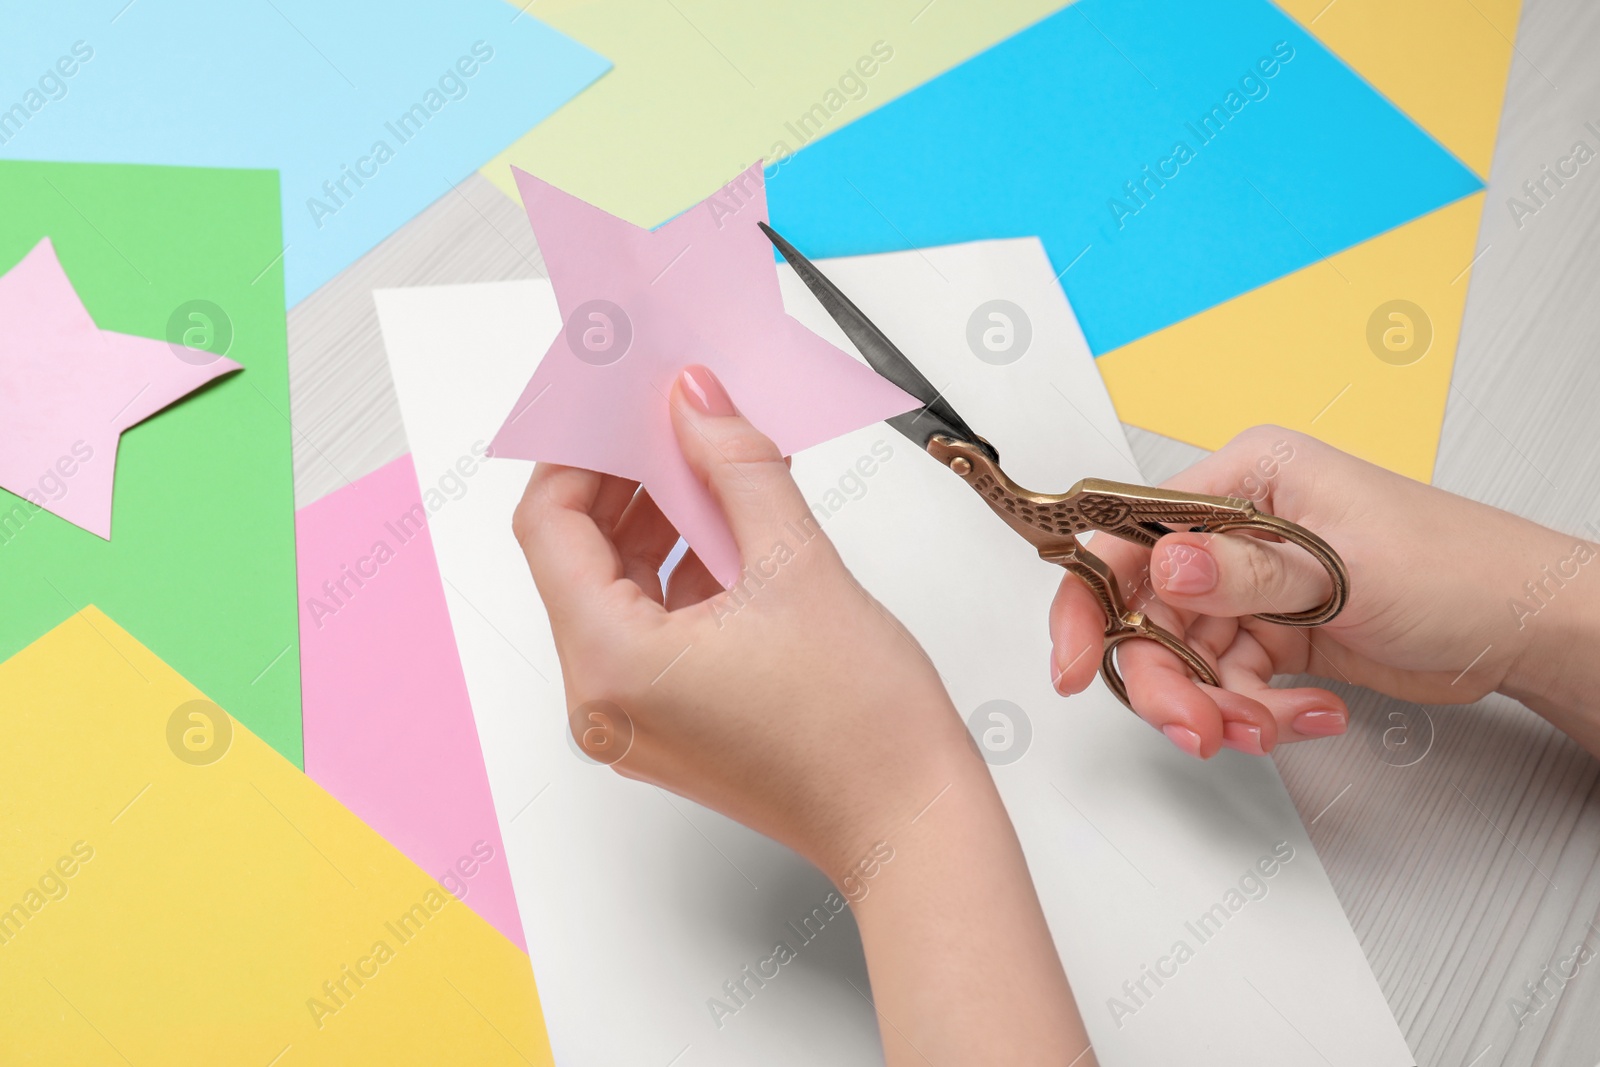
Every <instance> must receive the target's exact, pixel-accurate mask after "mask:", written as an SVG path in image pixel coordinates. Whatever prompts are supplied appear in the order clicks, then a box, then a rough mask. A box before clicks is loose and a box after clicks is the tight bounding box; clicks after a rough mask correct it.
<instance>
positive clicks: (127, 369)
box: [0, 237, 240, 541]
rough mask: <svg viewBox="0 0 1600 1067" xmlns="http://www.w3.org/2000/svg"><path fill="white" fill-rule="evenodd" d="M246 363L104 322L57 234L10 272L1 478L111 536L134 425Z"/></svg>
mask: <svg viewBox="0 0 1600 1067" xmlns="http://www.w3.org/2000/svg"><path fill="white" fill-rule="evenodd" d="M239 369H240V368H239V364H237V363H235V362H234V361H233V360H231V359H228V358H226V357H224V356H218V355H213V354H212V353H210V352H205V351H202V350H200V349H194V348H187V347H184V346H182V345H170V344H168V343H167V342H165V341H154V340H151V339H150V338H148V337H133V336H131V335H129V334H125V333H114V332H112V331H110V330H102V329H100V328H99V327H98V326H96V325H95V324H94V319H92V318H91V317H90V315H89V312H88V309H86V308H85V307H84V306H83V301H82V300H80V299H78V293H77V290H76V289H74V288H73V286H72V281H71V279H69V278H68V277H67V272H66V271H65V270H64V269H63V268H62V266H61V260H60V259H59V258H57V256H56V249H55V245H53V244H52V243H51V242H50V239H49V238H48V237H46V238H44V239H43V240H42V241H40V242H39V243H38V244H37V245H34V247H33V250H32V251H30V252H29V253H28V254H27V255H26V256H24V257H22V261H21V262H20V263H18V264H17V265H16V266H14V267H12V268H11V269H10V270H9V271H7V272H6V273H5V274H4V275H0V487H4V488H6V489H9V490H10V491H11V492H13V493H15V494H17V495H18V496H20V497H23V498H24V499H26V500H28V501H29V502H30V503H32V504H34V505H35V506H37V507H41V508H44V509H45V510H47V511H51V512H54V513H55V514H57V515H59V516H61V517H62V518H63V519H66V520H67V521H68V522H70V523H72V524H74V525H76V526H81V527H83V528H84V529H85V530H88V531H89V532H90V533H93V534H98V535H99V536H100V537H103V538H105V539H106V540H108V541H109V540H110V539H111V493H112V489H113V486H114V483H115V481H116V469H117V448H118V445H119V444H120V443H121V441H122V431H124V430H126V429H128V428H129V427H131V426H134V425H136V424H138V423H141V422H143V421H144V420H145V419H148V418H149V417H150V416H152V415H154V414H155V413H156V412H158V411H160V410H161V409H162V408H164V407H167V406H168V405H169V404H173V403H175V402H176V401H178V400H179V399H181V398H183V397H185V396H188V395H189V394H190V393H192V392H194V391H195V390H196V389H198V388H200V387H201V386H202V385H204V384H206V383H207V382H209V381H211V380H212V379H213V378H216V377H218V376H219V375H223V374H227V373H228V372H230V371H236V370H239Z"/></svg>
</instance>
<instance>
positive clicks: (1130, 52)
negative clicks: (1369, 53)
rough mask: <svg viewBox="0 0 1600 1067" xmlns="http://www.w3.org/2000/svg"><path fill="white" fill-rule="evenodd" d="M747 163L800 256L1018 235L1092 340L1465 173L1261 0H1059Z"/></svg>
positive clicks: (1197, 300)
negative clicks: (981, 46) (1018, 29)
mask: <svg viewBox="0 0 1600 1067" xmlns="http://www.w3.org/2000/svg"><path fill="white" fill-rule="evenodd" d="M1230 94H1231V95H1230ZM1180 144H1181V145H1184V146H1185V147H1186V151H1179V150H1178V148H1177V146H1179V145H1180ZM768 163H769V167H768V177H767V197H768V202H769V206H770V210H771V215H772V221H773V225H774V226H775V227H777V229H778V230H779V231H780V232H781V233H783V235H784V236H785V237H787V238H789V240H791V241H793V242H794V244H795V245H796V247H798V248H799V249H800V250H801V251H802V252H804V253H805V254H806V255H808V256H810V257H813V258H816V257H821V256H843V255H855V254H859V253H866V252H883V251H890V250H898V249H905V248H920V247H928V246H932V245H942V244H951V243H955V242H959V241H971V240H977V239H980V238H989V237H1018V236H1027V235H1038V236H1039V237H1041V238H1042V239H1043V241H1044V244H1045V247H1046V249H1047V250H1048V251H1049V253H1050V257H1051V261H1052V262H1053V263H1054V265H1055V268H1056V270H1057V271H1060V272H1062V273H1061V277H1060V280H1061V284H1062V287H1063V288H1064V289H1065V290H1066V293H1067V296H1068V298H1069V299H1070V300H1071V302H1072V306H1073V309H1074V310H1075V311H1076V312H1077V315H1078V319H1079V321H1080V322H1081V323H1082V325H1083V329H1084V333H1085V334H1086V335H1087V337H1088V340H1089V346H1090V348H1091V349H1092V350H1093V351H1094V352H1095V353H1096V354H1100V353H1103V352H1107V351H1110V350H1111V349H1113V348H1116V347H1118V346H1120V345H1123V344H1126V343H1128V342H1130V341H1133V340H1136V339H1137V338H1139V337H1142V336H1144V335H1145V334H1148V333H1152V332H1154V331H1156V330H1159V329H1161V328H1162V327H1164V326H1168V325H1171V324H1172V323H1174V322H1177V321H1179V320H1181V319H1184V318H1187V317H1189V316H1191V315H1194V314H1196V313H1198V312H1201V311H1204V310H1205V309H1206V308H1208V307H1212V306H1213V305H1216V304H1219V303H1221V302H1223V301H1225V300H1228V299H1229V298H1231V297H1235V296H1238V295H1239V294H1241V293H1244V292H1246V291H1248V290H1250V289H1254V288H1256V287H1257V286H1260V285H1264V284H1266V283H1267V282H1270V281H1272V280H1273V279H1275V278H1279V277H1282V276H1283V275H1285V274H1288V273H1290V272H1291V271H1294V270H1298V269H1299V268H1301V267H1304V266H1306V265H1308V264H1310V263H1314V262H1316V261H1318V260H1320V259H1323V258H1325V257H1327V256H1330V255H1333V254H1334V253H1336V252H1339V251H1342V250H1343V249H1346V248H1349V247H1350V246H1352V245H1354V244H1357V243H1359V242H1361V241H1363V240H1366V239H1367V238H1369V237H1373V236H1375V235H1377V234H1380V233H1382V232H1384V231H1386V230H1389V229H1392V228H1393V227H1395V226H1398V225H1400V224H1401V223H1404V222H1407V221H1409V220H1411V219H1414V218H1416V217H1417V216H1419V215H1422V214H1425V213H1427V212H1429V211H1431V210H1433V209H1435V208H1437V207H1440V206H1442V205H1444V204H1446V203H1449V202H1451V201H1453V200H1456V199H1458V198H1460V197H1462V196H1465V195H1467V194H1468V193H1471V192H1474V191H1475V190H1477V189H1479V188H1480V187H1481V183H1480V182H1479V181H1478V179H1477V178H1476V177H1475V176H1474V175H1473V174H1472V172H1471V171H1469V170H1468V169H1467V168H1466V167H1464V166H1463V165H1462V164H1461V163H1460V162H1459V161H1457V160H1456V159H1455V157H1453V156H1452V155H1451V154H1450V153H1449V152H1447V151H1446V150H1445V149H1444V148H1442V147H1440V145H1439V144H1438V143H1437V142H1435V141H1434V140H1433V139H1432V138H1431V137H1429V136H1428V135H1427V134H1426V133H1424V132H1423V131H1422V130H1421V129H1419V128H1418V127H1417V126H1416V125H1415V124H1414V123H1413V122H1412V121H1411V120H1410V119H1408V118H1406V116H1405V115H1403V114H1401V113H1400V112H1399V111H1398V110H1396V109H1395V108H1394V106H1393V105H1391V104H1390V103H1389V102H1388V101H1387V100H1386V99H1384V98H1383V97H1382V96H1380V95H1379V94H1378V93H1377V92H1376V91H1374V90H1373V89H1372V88H1371V87H1370V86H1369V85H1368V84H1367V83H1366V82H1365V81H1363V80H1362V79H1361V78H1360V77H1358V76H1357V75H1356V74H1354V73H1353V72H1352V71H1351V70H1350V69H1349V68H1348V67H1346V66H1345V65H1344V63H1342V62H1341V61H1340V60H1339V59H1338V58H1336V57H1335V56H1333V55H1332V54H1331V53H1329V52H1328V51H1327V49H1325V48H1324V47H1323V46H1322V45H1320V44H1319V43H1318V42H1317V41H1316V40H1314V39H1313V38H1312V37H1310V36H1309V35H1308V34H1306V33H1305V32H1304V31H1303V30H1302V29H1301V28H1300V27H1299V25H1298V24H1296V23H1295V22H1294V21H1293V20H1292V19H1290V18H1288V17H1287V16H1286V15H1284V14H1283V13H1282V12H1281V11H1279V10H1278V9H1277V8H1276V7H1274V6H1273V5H1271V4H1269V3H1266V2H1264V0H1205V2H1197V0H1079V2H1078V3H1076V4H1074V5H1072V6H1071V7H1068V8H1066V9H1064V10H1062V11H1060V12H1059V13H1057V14H1055V15H1052V16H1051V17H1049V18H1047V19H1045V20H1044V21H1043V22H1040V23H1038V24H1036V25H1034V26H1033V27H1030V28H1029V29H1027V30H1024V31H1023V32H1022V33H1020V34H1018V35H1016V36H1015V37H1012V38H1010V39H1009V40H1007V41H1003V42H1001V43H1000V44H998V45H996V46H995V47H994V48H992V49H990V50H989V51H987V52H984V53H982V54H981V55H979V56H977V57H975V58H973V59H971V60H969V61H968V62H966V63H963V64H962V65H960V66H958V67H956V68H954V69H953V70H951V71H949V72H948V73H946V74H944V75H942V76H941V77H939V78H937V79H935V80H933V81H931V82H929V83H928V84H926V85H924V86H922V87H921V88H918V89H916V90H914V91H912V92H910V93H908V94H906V95H905V96H903V97H901V98H900V99H899V100H896V101H894V102H892V103H890V104H888V105H886V106H885V107H882V108H880V109H878V110H877V111H874V112H872V113H870V114H868V115H866V116H864V117H862V118H860V119H857V120H856V121H855V122H853V123H851V124H850V125H848V126H845V127H843V128H841V129H839V130H838V131H836V132H834V133H832V134H831V135H829V136H826V137H823V138H821V139H820V140H818V141H816V142H814V143H812V144H810V145H808V146H807V147H805V148H804V149H802V150H800V151H799V152H798V153H796V154H795V155H793V156H790V157H788V158H787V159H783V160H780V161H778V162H777V163H776V164H775V165H774V164H773V161H771V160H769V161H768ZM1119 204H1120V207H1118V206H1117V205H1119ZM1464 265H1465V264H1463V266H1464ZM937 286H938V279H937V277H934V276H932V275H931V274H930V287H929V293H930V299H936V298H937V291H938V290H937Z"/></svg>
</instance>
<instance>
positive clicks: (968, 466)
mask: <svg viewBox="0 0 1600 1067" xmlns="http://www.w3.org/2000/svg"><path fill="white" fill-rule="evenodd" d="M950 469H951V470H953V471H955V472H956V473H957V474H959V475H961V477H963V478H965V477H966V476H967V475H969V474H971V473H972V461H971V460H970V459H968V458H967V457H966V456H957V457H955V458H954V459H952V460H951V461H950Z"/></svg>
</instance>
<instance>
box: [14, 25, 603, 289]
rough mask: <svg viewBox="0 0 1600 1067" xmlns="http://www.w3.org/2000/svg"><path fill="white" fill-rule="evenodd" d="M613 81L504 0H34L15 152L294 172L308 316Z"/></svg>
mask: <svg viewBox="0 0 1600 1067" xmlns="http://www.w3.org/2000/svg"><path fill="white" fill-rule="evenodd" d="M608 69H610V63H609V62H607V61H606V60H605V59H604V58H602V57H601V56H598V55H596V54H595V53H594V52H591V51H590V50H589V49H587V48H585V47H583V46H582V45H580V44H578V43H576V42H575V41H573V40H571V39H569V38H567V37H565V36H563V35H562V34H560V33H557V32H556V31H555V30H553V29H551V28H550V27H548V26H546V25H544V24H543V23H540V22H538V21H536V20H535V19H533V18H531V17H529V16H527V15H523V14H520V13H519V12H518V11H517V10H516V9H515V8H512V7H510V6H509V5H507V4H505V3H503V2H501V0H432V2H414V3H402V4H396V3H392V2H386V0H339V2H337V3H326V2H319V0H242V2H231V0H133V2H131V3H130V2H129V0H87V2H82V3H63V4H36V5H33V6H31V7H30V8H29V9H28V11H27V14H26V17H23V16H21V15H18V16H17V17H14V18H12V19H10V20H9V24H8V25H7V27H6V29H5V32H4V33H0V71H3V72H4V77H3V78H0V158H7V159H29V160H57V161H67V162H115V163H169V164H183V165H189V166H210V167H263V168H276V169H277V170H279V171H280V172H281V185H282V189H283V220H284V221H283V230H284V240H285V241H286V242H287V248H286V249H285V251H284V253H283V260H284V277H285V289H286V290H287V295H288V301H289V303H290V304H295V303H298V302H299V301H300V300H301V299H303V298H304V297H306V296H307V295H308V294H310V293H311V292H312V291H313V290H314V289H316V288H317V287H318V286H320V285H321V284H323V283H324V282H326V281H327V280H328V279H329V278H331V277H333V276H334V275H335V274H337V273H338V272H339V271H340V270H342V269H344V268H345V267H346V266H348V265H349V264H350V263H351V262H352V261H354V260H355V259H356V258H357V257H359V256H361V255H362V254H363V253H365V252H367V251H368V250H369V249H371V248H372V247H373V246H374V245H376V244H377V243H378V242H379V241H381V240H383V238H384V237H386V236H388V235H389V234H390V233H392V232H394V231H395V230H396V229H397V228H398V227H400V226H401V225H403V224H404V223H405V222H406V221H407V220H409V219H411V218H412V217H413V216H415V215H416V214H417V213H418V212H419V211H421V210H422V209H423V208H424V207H426V206H427V205H428V204H430V203H432V202H433V201H434V200H436V199H438V198H439V197H440V196H441V195H443V194H445V193H447V192H449V191H450V189H451V184H452V183H454V182H459V181H460V180H461V179H463V178H465V177H466V176H468V175H469V174H471V173H472V172H473V171H474V170H476V169H477V168H478V167H480V166H482V165H483V164H484V163H486V162H487V161H488V160H489V159H491V158H492V157H493V156H494V155H495V153H497V152H499V151H500V150H501V149H503V148H505V146H506V145H508V144H510V143H511V142H512V141H514V140H515V139H516V138H518V137H519V136H521V135H522V134H524V133H526V132H527V131H528V130H529V129H531V128H532V127H533V126H535V125H537V124H538V123H539V122H540V121H542V120H543V119H544V118H545V117H546V116H548V115H549V114H550V113H551V112H552V111H554V110H555V109H556V108H558V107H560V106H561V105H562V104H563V103H565V102H566V101H567V100H569V99H571V98H572V97H573V96H574V95H576V94H577V93H578V92H579V91H580V90H582V89H583V88H584V87H585V86H587V85H588V84H589V83H590V82H592V81H594V80H595V79H596V78H598V77H599V76H600V75H601V74H603V73H605V71H607V70H608ZM128 210H130V211H136V210H138V205H137V204H129V205H128ZM91 221H92V220H91ZM261 266H262V268H263V270H265V269H266V268H267V267H268V266H269V264H267V263H262V264H261Z"/></svg>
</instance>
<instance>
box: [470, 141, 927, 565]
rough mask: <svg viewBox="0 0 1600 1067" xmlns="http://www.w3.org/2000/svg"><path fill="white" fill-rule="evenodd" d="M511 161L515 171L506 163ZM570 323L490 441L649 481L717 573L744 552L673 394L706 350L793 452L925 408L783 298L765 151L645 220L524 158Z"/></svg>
mask: <svg viewBox="0 0 1600 1067" xmlns="http://www.w3.org/2000/svg"><path fill="white" fill-rule="evenodd" d="M513 169H514V168H513ZM515 173H516V179H517V187H518V188H519V189H520V190H521V192H522V203H523V206H524V207H526V209H527V211H528V219H529V221H530V222H531V223H532V224H533V230H534V234H535V235H536V236H537V237H538V239H539V249H540V251H541V252H543V253H544V261H545V267H546V268H547V269H548V271H549V273H550V283H551V285H552V286H553V287H554V288H555V295H556V303H557V305H558V306H559V308H560V310H561V317H562V321H563V322H564V323H565V327H564V328H563V330H562V332H561V334H560V336H558V337H557V338H556V339H555V341H554V343H552V344H551V346H550V349H549V351H547V352H546V353H545V355H544V358H543V359H542V360H541V361H540V363H539V367H538V369H537V370H536V371H535V372H534V375H533V379H532V380H531V381H530V382H529V383H528V387H527V388H526V389H524V390H523V392H522V396H521V397H519V398H518V400H517V402H516V404H514V405H513V406H512V408H511V413H510V415H509V416H507V418H506V421H505V424H504V425H503V426H501V427H500V432H499V433H498V434H496V435H495V438H494V441H493V443H492V444H491V445H490V455H494V456H504V457H511V458H515V459H535V460H546V461H549V462H552V463H562V464H566V465H569V466H574V467H586V468H588V469H590V470H598V471H603V472H605V473H608V474H615V475H619V476H621V477H624V478H628V479H631V480H633V481H637V482H640V483H641V484H643V486H644V487H645V489H647V490H648V491H649V493H650V496H651V498H652V499H654V500H655V502H656V503H657V504H658V505H659V506H660V507H661V510H662V512H663V513H664V514H665V515H666V517H667V518H668V519H670V520H671V521H672V524H673V525H674V526H676V527H677V528H678V531H679V532H680V533H682V534H683V536H684V538H685V539H686V540H687V541H688V542H689V546H690V547H691V548H693V549H694V550H695V552H696V553H697V554H698V555H699V557H700V559H701V561H702V562H704V563H705V565H706V567H707V568H708V569H709V570H710V571H711V573H712V574H713V575H714V576H716V578H717V579H718V580H719V581H721V582H722V583H723V584H724V585H732V584H733V582H734V581H735V580H736V579H737V578H738V575H739V566H740V563H739V553H738V550H737V548H736V547H735V545H734V541H733V535H732V533H731V532H730V531H729V530H728V527H727V524H726V522H725V521H724V519H723V518H722V513H721V511H720V510H719V509H718V508H717V505H716V503H715V502H714V501H713V500H712V498H711V496H710V494H709V493H708V492H707V491H706V489H705V487H704V486H702V485H701V484H700V482H699V480H698V479H696V478H695V476H694V474H693V472H691V471H690V469H689V466H688V464H687V463H686V462H685V460H684V458H683V454H682V453H681V452H680V451H679V449H678V444H677V440H676V439H675V438H674V437H673V434H672V424H671V421H670V413H669V409H668V403H667V397H668V394H669V393H670V392H671V389H672V383H673V380H674V379H675V378H676V377H677V375H678V372H679V371H680V370H681V369H682V368H683V367H684V366H686V365H688V364H690V363H700V364H704V365H705V366H707V367H709V368H711V370H712V371H713V372H714V373H715V374H716V375H717V377H718V378H720V379H722V382H723V384H724V385H725V386H727V389H728V393H729V395H730V396H732V397H733V402H734V403H735V404H737V405H738V407H739V410H740V411H741V412H742V413H743V414H744V415H745V416H746V417H747V418H749V419H750V421H751V422H753V423H754V424H755V425H756V426H757V427H759V428H760V429H761V430H762V431H763V432H764V433H766V434H767V435H768V436H770V437H771V438H772V439H773V440H774V441H775V442H777V445H778V447H779V448H781V449H782V450H783V452H784V454H785V455H791V454H793V453H795V452H798V451H800V450H801V449H804V448H808V447H810V446H811V445H815V444H820V443H822V442H823V441H826V440H829V439H830V438H833V437H838V436H839V435H841V434H845V433H849V432H850V431H852V430H857V429H860V428H861V427H862V426H867V425H870V424H871V423H874V422H877V421H879V420H882V419H886V418H888V417H889V416H891V415H898V414H900V413H901V412H905V411H909V410H911V409H912V408H914V407H916V406H917V402H916V400H914V399H913V398H912V397H911V396H909V395H908V394H906V393H904V392H902V391H901V390H900V389H899V388H898V387H896V386H894V385H892V384H891V383H889V382H888V381H885V380H884V379H883V378H881V377H880V376H879V375H878V374H877V373H876V372H874V371H873V370H872V369H871V368H869V367H867V366H866V365H865V364H863V363H860V362H858V361H857V360H855V359H854V358H853V357H851V356H849V355H846V354H845V353H844V352H842V351H840V350H839V349H838V348H836V347H834V346H833V345H831V344H829V343H828V342H827V341H824V340H823V339H822V338H820V337H818V336H817V335H816V334H814V333H812V332H811V331H810V330H808V329H806V328H805V327H804V326H802V325H800V323H798V322H797V321H795V320H794V319H793V318H790V317H789V315H788V314H787V313H786V312H785V311H784V309H783V299H782V297H781V296H780V295H779V291H778V273H777V265H776V263H775V262H774V261H773V256H772V246H771V245H770V244H768V243H767V239H766V237H765V236H764V235H763V234H762V233H761V231H760V229H758V228H757V226H756V223H757V222H762V221H765V220H766V217H767V197H766V186H765V184H764V182H763V180H762V172H761V164H759V163H757V164H755V165H754V166H752V167H751V168H750V169H749V170H747V171H745V172H744V173H743V174H741V175H740V176H739V177H738V178H736V179H734V180H733V181H732V182H730V183H728V185H726V186H724V187H723V188H722V189H721V190H719V191H718V192H717V193H715V194H713V195H712V196H711V197H709V198H708V199H706V200H705V201H703V202H702V203H700V204H697V205H696V206H695V207H693V208H690V209H689V210H688V211H686V212H684V213H683V214H682V215H679V216H678V217H677V218H675V219H673V220H672V221H670V222H668V223H666V224H664V225H663V226H661V228H660V229H657V230H654V231H651V230H645V229H641V228H640V227H638V226H635V225H633V224H632V223H629V222H626V221H624V220H622V219H619V218H617V217H616V216H614V215H609V214H607V213H606V212H604V211H601V210H600V209H599V208H597V207H593V206H591V205H589V204H586V203H584V202H583V201H582V200H579V199H577V198H576V197H573V196H570V195H568V194H566V193H563V192H562V191H561V190H559V189H557V188H555V187H554V186H552V185H549V184H548V183H546V182H543V181H540V180H539V179H538V178H535V177H533V176H532V175H530V174H525V173H524V172H522V171H520V170H516V171H515Z"/></svg>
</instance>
